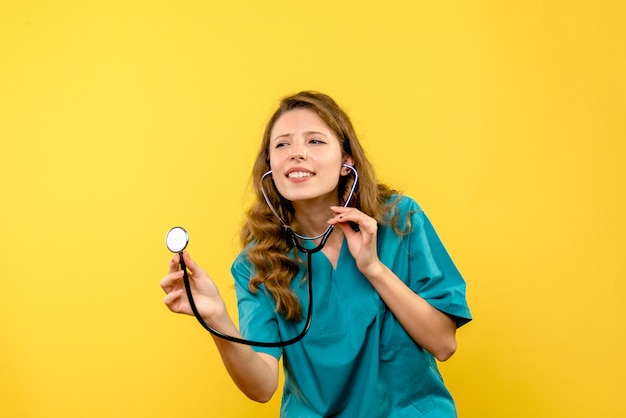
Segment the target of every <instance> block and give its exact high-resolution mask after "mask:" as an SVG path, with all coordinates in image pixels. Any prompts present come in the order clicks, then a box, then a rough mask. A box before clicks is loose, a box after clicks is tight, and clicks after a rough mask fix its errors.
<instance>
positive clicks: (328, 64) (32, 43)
mask: <svg viewBox="0 0 626 418" xmlns="http://www.w3.org/2000/svg"><path fill="white" fill-rule="evenodd" d="M511 3H513V2H501V1H477V2H475V1H460V2H431V1H398V2H387V3H385V5H386V7H385V8H382V6H381V3H380V2H373V1H369V2H363V1H349V2H338V1H332V0H321V1H316V2H293V1H288V2H287V1H285V2H283V1H280V2H260V1H259V2H257V1H248V2H246V1H241V0H234V1H223V2H219V3H218V2H212V1H168V0H162V1H145V0H144V1H128V0H124V1H121V0H108V1H101V2H96V1H94V2H86V1H78V0H76V1H69V0H67V1H54V2H46V1H8V0H4V1H2V3H0V40H1V41H0V60H1V61H0V140H1V148H0V174H1V177H0V186H1V190H0V191H1V194H0V199H1V200H0V202H1V205H0V213H1V216H0V254H1V266H2V268H1V271H2V273H1V275H0V276H1V277H0V350H1V355H0V416H3V417H20V418H21V417H24V418H26V417H37V418H39V417H64V418H66V417H113V416H117V417H150V418H153V417H181V416H186V417H207V416H212V417H239V416H255V417H257V416H258V417H263V416H266V417H271V416H276V415H277V410H278V406H279V396H275V399H274V400H273V401H272V402H271V403H270V404H268V405H257V404H254V403H252V402H248V401H246V400H244V398H243V396H242V395H241V394H239V392H238V391H237V390H236V388H235V387H234V386H233V384H232V383H231V382H230V380H229V378H228V377H227V375H226V373H225V372H224V370H223V367H222V365H221V363H220V360H219V357H218V355H217V353H216V350H215V348H214V347H213V346H212V343H211V338H210V336H209V335H208V334H206V333H205V332H204V331H203V330H202V329H201V328H200V327H199V325H197V324H196V323H195V320H193V319H192V318H189V317H181V316H176V315H173V314H170V313H169V312H168V311H167V309H166V308H165V307H164V305H163V304H162V298H163V294H162V292H161V290H160V288H159V286H158V282H159V279H160V278H161V277H162V276H163V275H164V274H165V272H166V267H167V262H168V260H169V257H170V256H169V253H168V252H167V250H166V249H165V247H164V235H165V232H166V231H167V230H168V228H169V227H171V226H173V225H175V224H181V225H184V226H185V227H186V228H187V229H188V230H189V231H190V234H191V244H190V252H191V253H192V255H193V256H194V257H196V258H197V259H198V260H199V262H200V263H201V264H203V265H204V266H205V267H206V268H207V270H208V271H209V272H210V274H212V275H213V276H214V278H215V280H216V281H217V282H218V284H219V285H220V286H221V289H222V292H223V294H224V296H225V297H226V298H227V300H228V302H229V305H230V306H231V307H232V313H233V314H234V313H235V303H234V296H233V289H232V288H231V287H230V283H231V277H230V274H229V267H230V262H231V260H232V258H233V257H234V255H235V253H236V252H237V250H238V242H237V227H238V225H239V223H240V221H241V218H242V205H243V204H244V202H245V201H246V191H245V190H246V187H247V179H248V174H249V172H250V167H251V162H252V158H253V155H254V153H255V151H256V147H257V143H258V141H259V138H260V135H261V131H262V128H263V125H264V123H265V120H266V118H267V117H268V115H269V113H270V112H271V110H272V109H273V108H274V106H275V105H276V103H277V101H278V99H279V98H280V97H282V96H283V95H285V94H288V93H292V92H295V91H297V90H300V89H317V90H321V91H324V92H327V93H329V94H331V95H333V96H334V97H335V98H336V99H337V100H338V101H339V102H340V103H342V104H343V105H344V106H345V107H346V109H347V110H348V111H349V112H350V114H351V115H352V117H353V120H354V122H355V125H356V127H357V129H358V131H359V132H360V134H361V135H362V138H363V141H364V143H365V146H366V147H367V149H368V151H369V154H370V156H371V157H372V159H373V160H374V161H375V163H376V166H377V169H378V170H379V174H380V177H381V179H383V180H384V181H386V182H388V183H391V184H393V185H394V186H396V187H397V188H400V189H402V190H404V191H405V192H407V193H408V194H410V195H412V196H413V197H415V198H416V199H417V200H418V201H419V202H420V203H421V204H422V205H423V207H424V208H425V209H426V210H427V212H428V213H429V215H430V217H431V218H432V220H433V221H434V223H435V225H436V227H437V229H438V230H439V232H440V235H441V236H442V238H443V240H444V242H445V243H446V244H447V247H448V249H449V250H450V252H451V253H452V254H453V257H454V258H455V260H456V262H457V264H458V266H459V267H460V269H461V270H462V271H463V272H464V274H465V276H466V279H467V281H468V289H469V295H468V296H469V301H470V303H471V306H472V309H473V313H474V315H475V321H474V322H472V323H471V324H469V325H468V326H467V327H465V328H462V329H461V330H460V332H459V334H458V337H459V350H458V352H457V354H456V355H455V357H453V358H452V359H451V360H450V361H449V362H447V363H445V364H443V365H442V370H443V373H444V376H445V378H446V381H447V384H448V386H449V388H450V390H451V391H452V392H453V394H454V396H455V398H456V400H457V403H458V409H459V413H460V415H461V416H462V417H466V418H467V417H476V418H485V417H505V416H506V417H524V418H526V417H591V416H594V417H617V416H625V415H626V401H625V400H624V391H625V390H626V384H625V376H626V360H625V356H624V354H623V353H624V346H625V342H626V341H625V337H624V335H625V332H624V325H623V323H624V316H625V315H626V302H625V298H626V285H625V283H626V277H625V276H626V274H625V273H624V272H625V271H626V257H625V254H624V252H625V251H624V250H625V249H626V238H625V237H626V222H625V221H624V215H623V214H624V213H625V212H626V203H625V196H624V182H625V180H626V171H625V169H624V165H625V162H626V143H625V142H626V122H624V121H625V119H626V118H625V115H626V53H625V51H626V49H625V48H624V44H625V42H626V29H625V25H624V21H625V18H626V8H625V6H624V3H623V2H621V1H617V0H616V1H601V2H597V1H592V0H589V1H569V2H549V1H527V2H514V4H511ZM329 350H332V348H329Z"/></svg>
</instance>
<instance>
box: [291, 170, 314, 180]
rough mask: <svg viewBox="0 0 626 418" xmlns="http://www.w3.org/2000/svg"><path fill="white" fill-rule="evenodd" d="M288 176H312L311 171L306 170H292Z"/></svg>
mask: <svg viewBox="0 0 626 418" xmlns="http://www.w3.org/2000/svg"><path fill="white" fill-rule="evenodd" d="M287 177H289V178H290V179H301V178H303V177H311V173H306V172H304V171H292V172H291V173H289V175H288V176H287Z"/></svg>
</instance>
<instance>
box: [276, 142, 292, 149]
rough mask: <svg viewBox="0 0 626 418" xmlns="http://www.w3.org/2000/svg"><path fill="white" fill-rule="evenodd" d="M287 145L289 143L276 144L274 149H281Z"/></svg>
mask: <svg viewBox="0 0 626 418" xmlns="http://www.w3.org/2000/svg"><path fill="white" fill-rule="evenodd" d="M287 145H289V143H287V142H277V143H276V145H275V146H274V148H283V147H286V146H287Z"/></svg>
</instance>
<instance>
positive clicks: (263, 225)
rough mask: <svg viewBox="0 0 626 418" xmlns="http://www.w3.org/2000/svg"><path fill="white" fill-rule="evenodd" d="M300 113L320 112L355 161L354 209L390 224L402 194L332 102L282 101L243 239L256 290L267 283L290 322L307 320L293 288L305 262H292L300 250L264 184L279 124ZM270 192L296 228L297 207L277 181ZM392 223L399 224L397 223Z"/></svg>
mask: <svg viewBox="0 0 626 418" xmlns="http://www.w3.org/2000/svg"><path fill="white" fill-rule="evenodd" d="M300 108H304V109H308V110H311V111H313V112H315V113H316V114H317V115H318V116H319V117H320V119H322V121H324V123H325V124H326V125H327V126H328V127H329V128H330V129H331V131H332V132H333V133H334V134H335V137H336V138H337V139H338V140H339V145H340V147H341V149H342V150H343V154H344V155H349V156H351V157H352V160H353V166H354V168H355V169H356V170H357V171H358V173H359V181H358V184H357V187H356V189H355V192H354V195H353V197H352V200H351V202H350V206H353V207H356V208H357V209H359V210H361V211H362V212H364V213H366V214H368V215H369V216H371V217H373V218H374V219H376V220H377V221H378V222H379V223H387V221H389V220H388V219H385V218H386V216H385V214H386V213H388V212H389V211H390V209H391V207H392V206H393V203H392V204H389V202H388V201H389V198H390V197H391V196H392V195H393V194H395V193H396V192H395V191H394V190H391V189H390V188H388V187H387V186H385V185H382V184H378V183H377V181H376V176H375V173H374V168H373V166H372V164H371V163H370V162H369V160H368V159H367V157H366V155H365V152H364V150H363V148H362V147H361V144H360V142H359V140H358V138H357V136H356V133H355V131H354V128H353V126H352V122H351V121H350V118H349V117H348V115H347V114H346V113H345V112H344V111H343V110H342V109H341V108H340V107H339V106H338V105H337V103H336V102H335V101H334V100H333V99H332V98H331V97H329V96H327V95H325V94H322V93H318V92H313V91H302V92H300V93H297V94H294V95H292V96H288V97H285V98H283V99H282V100H281V101H280V104H279V106H278V109H277V110H276V111H275V112H274V114H273V115H272V117H271V118H270V120H269V122H268V123H267V126H266V128H265V132H264V134H263V140H262V142H261V147H260V149H259V152H258V155H257V158H256V161H255V163H254V166H253V170H252V187H253V189H254V193H255V201H254V203H253V204H252V206H251V207H250V209H249V210H248V212H247V217H246V220H245V222H244V224H243V226H242V228H241V234H240V238H241V243H242V245H243V247H244V248H245V249H246V255H247V258H248V260H249V261H250V262H251V263H252V264H253V265H254V267H255V270H256V274H255V275H254V276H253V277H252V278H251V279H250V283H249V287H250V290H251V291H253V292H256V291H258V288H259V286H260V285H261V284H262V285H264V286H265V288H266V289H267V290H268V291H269V292H270V293H271V295H272V297H273V298H274V300H275V302H276V311H277V312H280V313H282V314H284V315H285V318H286V319H288V320H297V319H300V318H301V317H302V306H301V304H300V301H299V299H298V297H297V296H296V295H295V293H294V292H293V291H292V290H291V288H290V285H291V282H292V280H293V279H294V277H295V276H296V275H297V273H298V271H299V269H300V268H301V263H300V262H299V261H298V260H297V259H295V260H294V259H293V258H290V257H289V252H290V250H292V249H293V247H294V245H293V242H292V241H291V237H290V235H289V234H288V232H287V231H286V230H285V229H284V228H283V227H282V225H281V224H280V222H279V221H278V220H277V219H276V217H275V216H274V214H273V213H272V211H271V209H270V208H269V207H268V205H267V203H266V202H265V199H264V197H263V194H262V192H261V188H260V184H261V179H262V177H263V175H264V174H265V173H266V172H267V171H269V170H270V160H269V143H270V134H271V131H272V128H273V127H274V124H275V123H276V121H277V120H278V118H279V117H280V116H282V115H283V114H284V113H286V112H289V111H290V110H294V109H300ZM352 182H353V177H352V176H350V175H349V176H345V177H343V176H342V177H340V180H339V185H338V193H339V196H338V197H339V201H340V202H344V201H345V198H346V195H347V194H348V193H349V190H350V188H351V186H352ZM264 187H265V192H266V194H267V196H268V198H269V200H270V202H271V203H272V205H273V206H274V208H275V209H276V211H277V212H278V214H279V215H280V217H281V218H282V219H283V221H284V222H285V223H286V224H287V225H291V224H292V223H293V221H294V209H293V206H292V205H291V202H290V201H288V200H286V199H284V198H283V197H282V196H281V195H280V193H279V192H278V190H277V189H276V187H275V186H274V183H273V182H270V181H266V182H265V183H264ZM391 221H392V223H394V224H396V222H395V219H392V220H391Z"/></svg>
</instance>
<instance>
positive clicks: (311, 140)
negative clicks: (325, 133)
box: [309, 138, 326, 145]
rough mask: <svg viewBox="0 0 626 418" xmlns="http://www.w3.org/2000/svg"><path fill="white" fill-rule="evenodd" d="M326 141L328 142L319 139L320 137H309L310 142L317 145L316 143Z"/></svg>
mask: <svg viewBox="0 0 626 418" xmlns="http://www.w3.org/2000/svg"><path fill="white" fill-rule="evenodd" d="M325 143H326V142H325V141H324V140H322V139H319V138H311V139H309V144H313V145H316V144H325Z"/></svg>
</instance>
